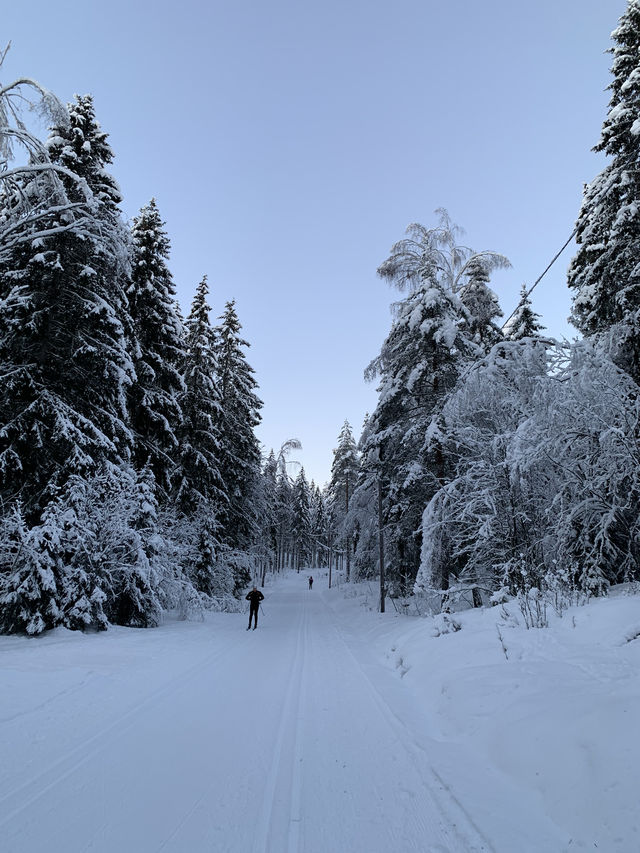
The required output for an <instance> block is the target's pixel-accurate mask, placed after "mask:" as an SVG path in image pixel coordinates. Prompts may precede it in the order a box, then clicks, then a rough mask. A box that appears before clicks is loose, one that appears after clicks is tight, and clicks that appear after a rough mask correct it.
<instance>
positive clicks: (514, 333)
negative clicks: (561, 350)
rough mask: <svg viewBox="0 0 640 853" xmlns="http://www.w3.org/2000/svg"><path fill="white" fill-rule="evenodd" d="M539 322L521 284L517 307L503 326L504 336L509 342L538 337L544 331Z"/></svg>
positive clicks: (538, 317) (525, 288)
mask: <svg viewBox="0 0 640 853" xmlns="http://www.w3.org/2000/svg"><path fill="white" fill-rule="evenodd" d="M539 320H540V315H539V314H536V312H535V311H534V310H533V306H532V304H531V297H530V296H529V294H528V293H527V287H526V285H524V284H523V285H522V287H521V289H520V301H519V302H518V307H517V308H516V310H515V311H514V312H513V315H512V316H511V317H510V318H509V319H508V320H507V322H506V323H505V325H504V328H503V332H504V336H505V338H508V339H509V340H511V341H521V340H522V339H523V338H535V337H539V336H540V333H541V332H542V331H544V326H543V325H542V324H541V323H540V322H539Z"/></svg>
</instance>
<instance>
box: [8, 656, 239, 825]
mask: <svg viewBox="0 0 640 853" xmlns="http://www.w3.org/2000/svg"><path fill="white" fill-rule="evenodd" d="M225 651H226V647H225V648H221V649H217V650H216V651H215V652H213V653H212V654H210V655H208V656H207V657H205V658H204V659H203V660H201V661H199V662H198V663H197V664H194V665H193V666H192V667H190V668H189V669H187V670H185V671H184V672H181V673H180V674H179V675H177V676H176V677H175V678H172V679H171V680H170V681H168V682H165V683H164V684H163V685H161V686H160V687H158V688H156V689H155V690H153V691H152V692H151V693H149V694H147V696H145V698H144V699H142V700H141V701H140V702H138V703H136V704H135V705H134V706H132V707H131V708H129V709H127V710H126V711H125V712H124V713H123V714H120V715H118V716H117V717H116V718H115V719H114V720H113V721H112V722H111V723H109V725H108V726H105V727H104V728H103V729H101V730H100V731H99V732H97V733H96V734H95V735H92V736H91V737H89V738H86V739H85V740H83V741H81V742H80V743H79V744H78V745H77V746H75V747H74V748H73V749H72V750H71V751H70V752H69V753H68V754H67V755H66V756H64V757H63V758H61V759H59V760H58V761H55V762H53V763H52V764H50V765H49V766H48V767H47V768H46V769H45V770H43V771H41V772H40V773H37V774H36V775H35V776H33V777H32V778H31V779H29V780H27V781H25V782H23V783H22V784H21V785H20V786H19V787H17V788H15V789H14V790H13V791H12V792H11V793H10V794H5V795H4V796H3V797H1V798H0V810H1V811H0V828H1V827H3V826H5V825H6V824H7V823H9V822H10V821H11V820H13V819H14V818H16V817H17V816H18V815H19V814H20V813H21V812H24V811H25V809H28V808H30V807H31V806H33V805H34V804H35V803H37V801H38V800H39V799H40V798H41V797H43V796H44V795H45V794H46V793H47V792H48V791H50V790H52V789H53V788H55V787H56V786H57V785H59V784H60V782H62V781H63V780H64V779H66V778H67V777H69V776H70V775H72V774H73V773H74V772H75V771H77V770H79V769H81V768H82V767H83V766H84V765H85V764H87V762H88V761H90V759H91V758H92V757H93V756H94V755H95V754H96V753H97V752H99V751H100V750H103V749H106V748H107V747H108V746H109V744H110V742H111V740H117V738H118V737H119V736H121V735H122V733H123V732H124V731H126V730H127V729H130V728H132V727H133V726H134V725H135V723H136V719H137V717H138V716H139V715H140V714H141V713H142V712H143V711H144V710H145V709H146V708H147V707H149V706H151V705H154V704H156V703H157V702H158V701H161V700H162V699H163V698H164V697H166V696H170V695H171V694H172V693H173V692H175V690H176V689H177V688H178V687H179V686H180V685H182V684H183V683H185V682H187V681H188V680H189V679H190V678H193V677H194V675H196V674H197V673H199V672H201V671H202V670H203V669H204V668H205V667H207V666H208V665H210V664H211V663H213V662H214V661H215V660H217V659H218V658H220V657H222V656H223V655H224V654H225ZM73 692H75V689H70V690H69V691H62V692H61V693H59V694H57V696H56V697H52V699H51V700H49V701H47V702H44V703H42V704H41V705H40V706H39V708H43V707H46V706H48V705H49V704H51V702H52V701H53V700H54V699H55V698H58V697H59V696H61V695H64V694H65V693H73ZM36 710H38V708H34V709H32V710H31V711H29V712H27V713H33V712H35V711H36ZM14 718H15V717H14ZM78 756H82V757H80V758H79V757H78ZM34 788H35V791H34V790H33V789H34ZM25 795H26V798H23V797H25ZM14 800H22V801H21V802H20V804H19V805H15V806H13V807H12V802H13V801H14ZM7 808H8V809H9V810H8V811H5V809H7Z"/></svg>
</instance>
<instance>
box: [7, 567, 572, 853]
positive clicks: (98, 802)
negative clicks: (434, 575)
mask: <svg viewBox="0 0 640 853" xmlns="http://www.w3.org/2000/svg"><path fill="white" fill-rule="evenodd" d="M318 586H319V585H318V584H316V588H315V589H314V590H312V591H309V590H308V589H307V584H306V578H305V577H304V576H303V575H302V574H301V575H296V574H292V575H289V576H288V577H285V578H283V579H282V580H280V581H279V582H277V583H276V585H275V586H273V587H268V588H267V589H266V590H265V592H266V600H265V602H264V612H263V613H262V614H261V617H260V624H259V627H258V630H257V631H249V632H247V631H245V627H246V625H245V618H246V617H244V616H242V615H239V614H236V615H230V614H219V615H216V616H214V617H213V618H212V619H211V620H207V621H206V622H205V623H200V624H185V623H173V624H170V625H166V626H163V627H161V628H158V629H155V630H151V631H131V630H126V629H114V631H113V632H111V631H110V632H108V634H107V635H97V636H93V637H83V638H80V639H78V635H71V634H70V633H69V632H65V631H58V632H54V633H53V634H52V635H51V637H50V638H49V639H47V638H43V639H40V640H37V639H36V640H32V641H25V640H21V639H18V638H16V639H15V641H14V642H15V648H14V649H13V654H12V657H11V660H12V661H13V662H14V664H13V669H12V671H13V681H12V682H11V689H12V691H13V694H12V698H11V699H8V697H7V696H6V695H5V700H6V701H3V703H2V706H1V707H0V710H1V711H2V716H3V718H4V719H3V720H2V727H1V731H2V735H1V736H0V750H2V752H0V755H2V754H4V755H5V756H6V758H7V760H6V761H4V762H3V763H2V769H1V770H0V837H2V838H3V839H4V840H3V842H2V845H1V849H2V850H3V851H5V853H36V851H37V853H40V852H41V851H42V850H43V849H47V850H49V851H54V853H57V851H65V853H81V851H92V852H93V853H97V851H100V853H107V852H108V853H113V851H119V853H147V851H149V853H151V851H157V853H161V851H165V853H200V851H203V852H204V851H215V853H223V851H228V853H298V851H300V852H301V853H302V851H304V853H329V851H332V852H333V853H336V852H337V853H340V851H344V853H391V851H393V852H394V853H413V851H415V853H427V851H429V853H474V851H497V853H501V851H505V853H506V851H514V850H518V851H526V850H532V851H533V850H536V851H539V850H546V851H555V850H558V851H559V850H560V849H561V848H560V846H558V844H559V842H558V841H557V837H555V836H553V835H551V834H550V835H546V834H545V833H547V832H548V831H549V832H550V830H549V829H548V827H547V826H546V824H544V822H543V824H541V825H540V826H538V827H535V828H534V829H533V837H532V836H531V827H529V829H528V830H526V834H527V835H529V838H526V837H524V836H523V834H522V831H521V830H522V826H521V824H520V827H519V826H518V824H519V822H520V821H521V820H522V817H521V811H522V808H523V804H522V803H521V802H518V794H517V792H509V791H507V790H506V789H505V790H504V791H501V790H498V789H495V785H497V784H498V783H497V782H495V780H492V779H491V777H490V776H487V777H486V779H485V780H484V781H485V782H486V784H487V785H489V786H492V787H493V788H494V789H495V790H494V793H495V798H496V801H497V802H498V803H500V806H498V808H500V809H504V812H505V815H509V814H510V815H511V817H506V818H505V820H504V821H501V822H500V831H499V833H496V825H497V823H496V816H495V815H493V817H492V818H491V819H489V818H488V816H487V814H486V804H485V803H482V804H481V802H480V801H479V800H477V799H474V800H469V799H468V798H467V799H466V800H465V796H464V795H463V793H461V792H460V791H458V790H457V788H456V784H455V780H456V779H463V778H466V779H467V782H468V780H469V776H470V775H471V776H472V777H473V776H476V777H478V778H481V777H482V773H483V768H482V767H476V766H475V765H474V763H473V759H472V757H470V756H465V755H464V754H461V755H457V754H456V753H455V750H454V751H453V752H448V753H446V755H447V757H446V760H445V759H444V758H443V755H444V753H443V752H442V745H440V746H438V744H436V743H435V741H433V742H432V741H430V740H429V732H428V730H426V726H427V724H426V722H425V720H423V719H422V717H421V711H420V708H419V707H416V706H415V705H412V701H411V696H409V695H403V690H402V687H401V682H400V681H399V679H398V678H397V677H396V676H394V675H393V674H392V673H391V672H389V671H388V670H386V669H385V668H384V667H383V666H382V665H381V664H380V663H379V662H377V661H376V660H375V659H374V658H373V656H370V655H369V652H368V650H367V648H366V647H365V645H364V644H363V643H361V642H359V639H358V637H357V635H355V634H354V633H353V632H352V631H351V630H350V626H349V624H348V622H344V621H343V620H341V619H340V618H339V617H338V616H337V615H336V612H335V611H334V610H333V609H332V607H331V606H330V603H329V600H328V597H327V595H326V593H324V592H323V591H322V590H321V589H319V588H318ZM109 635H111V636H109ZM34 670H35V671H36V673H37V679H36V680H37V683H38V684H39V685H40V687H39V688H38V690H34V688H33V687H29V688H27V685H29V684H31V685H32V684H33V682H34ZM56 676H57V677H56ZM21 685H22V686H23V688H24V689H22V692H21ZM432 747H433V755H432V754H431V751H432V749H431V748H432ZM434 756H435V758H434ZM480 784H481V785H482V784H483V782H482V781H481V782H480ZM461 790H462V791H463V790H464V786H462V788H461ZM505 796H507V797H509V798H510V799H512V800H513V802H512V803H511V802H509V801H507V802H505V801H504V797H505ZM512 805H513V808H512Z"/></svg>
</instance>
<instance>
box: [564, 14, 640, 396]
mask: <svg viewBox="0 0 640 853" xmlns="http://www.w3.org/2000/svg"><path fill="white" fill-rule="evenodd" d="M612 39H613V41H614V44H613V47H612V48H610V53H611V54H612V55H613V64H612V67H611V72H612V74H613V80H612V82H611V84H610V86H609V89H610V90H611V100H610V103H609V111H608V113H607V116H606V118H605V121H604V124H603V127H602V133H601V136H600V140H599V142H598V144H597V145H596V146H595V148H594V150H595V151H599V152H602V153H604V154H606V155H607V156H608V157H609V158H610V159H609V162H608V164H607V165H606V166H605V168H604V170H603V171H602V172H601V173H600V175H598V177H597V178H596V179H595V180H594V181H593V182H592V183H591V184H589V185H588V186H587V187H586V189H585V192H584V198H583V201H582V207H581V210H580V214H579V216H578V221H577V225H576V229H577V234H576V242H577V244H578V251H577V254H576V256H575V258H574V259H573V261H572V263H571V266H570V268H569V287H570V288H571V289H572V290H573V294H574V296H573V307H572V315H571V319H572V322H573V323H574V324H575V325H576V326H577V328H578V329H579V330H580V331H581V332H582V333H583V334H584V335H585V336H590V335H598V336H600V337H602V336H605V335H606V334H607V333H609V332H610V331H611V333H612V334H611V335H610V336H609V337H610V341H611V344H612V350H611V352H612V355H613V356H614V358H615V360H616V362H617V363H618V364H619V365H620V366H621V367H622V368H623V369H624V370H626V371H627V372H629V373H630V374H631V376H633V378H634V379H635V380H636V382H637V381H640V263H639V262H638V259H639V258H640V118H638V116H640V0H628V4H627V9H626V11H625V13H624V14H623V15H622V17H621V18H620V21H619V25H618V27H617V28H616V29H615V30H614V32H613V33H612Z"/></svg>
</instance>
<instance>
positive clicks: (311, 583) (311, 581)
mask: <svg viewBox="0 0 640 853" xmlns="http://www.w3.org/2000/svg"><path fill="white" fill-rule="evenodd" d="M312 587H313V578H312V577H311V575H309V589H311V588H312Z"/></svg>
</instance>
